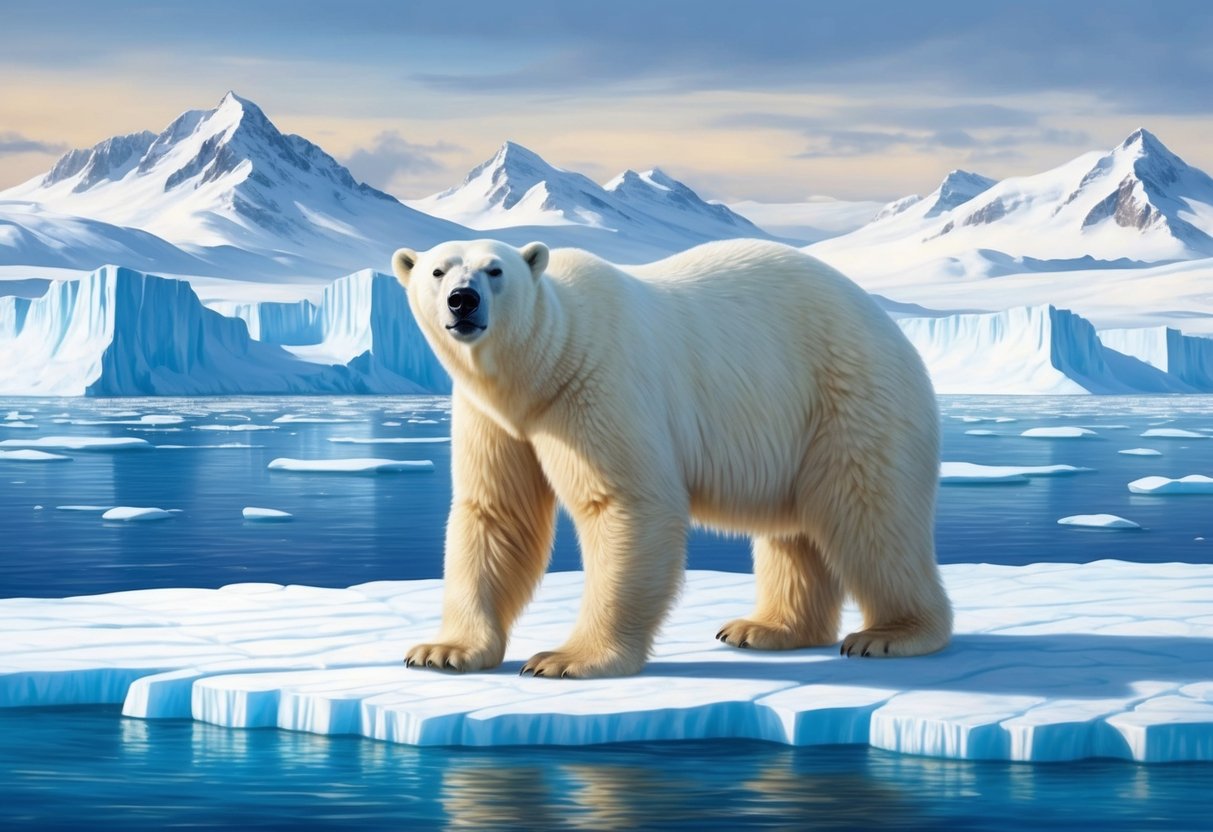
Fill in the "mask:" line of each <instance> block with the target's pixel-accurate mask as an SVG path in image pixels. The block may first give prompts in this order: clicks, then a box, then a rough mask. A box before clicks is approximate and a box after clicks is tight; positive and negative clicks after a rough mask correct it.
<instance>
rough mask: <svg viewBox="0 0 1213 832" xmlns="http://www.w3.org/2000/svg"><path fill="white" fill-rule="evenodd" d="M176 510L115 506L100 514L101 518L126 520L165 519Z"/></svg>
mask: <svg viewBox="0 0 1213 832" xmlns="http://www.w3.org/2000/svg"><path fill="white" fill-rule="evenodd" d="M175 513H176V512H174V511H171V510H169V511H166V510H165V509H162V508H151V507H146V508H144V507H139V506H116V507H114V508H111V509H109V510H108V511H106V512H105V513H104V514H102V515H101V519H102V520H127V521H145V520H167V519H169V518H170V517H172V516H173V515H174V514H175Z"/></svg>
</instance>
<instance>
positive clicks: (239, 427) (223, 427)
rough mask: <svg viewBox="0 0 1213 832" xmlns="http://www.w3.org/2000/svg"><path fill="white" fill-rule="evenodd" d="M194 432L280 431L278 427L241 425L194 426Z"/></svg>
mask: <svg viewBox="0 0 1213 832" xmlns="http://www.w3.org/2000/svg"><path fill="white" fill-rule="evenodd" d="M194 430H237V431H246V430H278V426H277V425H251V424H248V423H247V422H246V423H242V424H239V425H194Z"/></svg>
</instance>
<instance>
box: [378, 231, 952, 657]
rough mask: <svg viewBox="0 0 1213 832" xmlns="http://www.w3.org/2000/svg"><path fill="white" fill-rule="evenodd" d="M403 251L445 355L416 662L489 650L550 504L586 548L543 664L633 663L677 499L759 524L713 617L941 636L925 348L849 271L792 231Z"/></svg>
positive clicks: (745, 632) (710, 517)
mask: <svg viewBox="0 0 1213 832" xmlns="http://www.w3.org/2000/svg"><path fill="white" fill-rule="evenodd" d="M392 266H393V271H394V272H395V273H396V276H397V278H398V279H399V281H400V282H401V283H402V284H403V285H404V286H405V288H406V291H407V293H408V301H409V306H410V308H411V310H412V313H413V315H414V317H415V318H416V320H417V322H418V324H419V325H420V327H421V329H422V331H423V332H424V334H425V337H426V339H427V340H428V342H429V344H430V345H431V346H432V347H433V349H434V352H435V353H436V354H437V356H438V358H439V360H440V361H441V362H442V364H443V366H445V367H446V368H447V370H448V371H449V372H450V374H451V377H452V379H453V381H454V392H453V394H452V400H453V401H452V407H453V412H452V442H453V446H452V481H453V482H452V486H453V500H452V506H451V513H450V518H449V522H448V525H447V533H446V534H447V536H446V551H445V563H444V578H445V589H444V599H443V612H442V625H441V631H440V633H439V634H438V637H437V639H436V641H435V642H434V643H430V644H421V645H418V646H416V647H413V648H412V649H411V650H410V651H409V652H408V654H407V656H406V659H405V661H406V663H407V664H408V665H409V666H424V667H436V668H440V669H448V670H456V671H471V670H481V669H485V668H491V667H495V666H497V665H499V664H500V663H501V661H502V659H503V656H504V653H505V647H506V641H507V638H508V636H509V632H510V628H511V625H512V624H513V623H514V621H515V619H516V618H517V616H518V614H519V613H520V611H521V610H522V609H523V607H524V606H525V605H526V603H527V602H528V600H529V599H530V597H531V595H532V593H533V591H534V589H535V587H536V586H537V584H538V583H539V581H540V578H541V577H542V575H543V573H544V571H545V569H546V567H547V563H548V559H549V555H550V551H551V546H552V538H553V530H554V525H555V512H556V504H557V501H558V500H559V502H560V504H561V505H563V506H564V507H565V509H566V510H567V511H568V512H569V514H570V515H571V517H572V519H573V521H574V524H575V525H576V528H577V536H578V539H579V542H580V546H581V554H582V562H583V564H584V568H585V589H584V594H583V597H582V604H581V610H580V613H579V616H578V618H577V621H576V623H575V625H574V627H573V630H572V632H571V633H570V634H569V637H568V640H567V641H566V642H565V643H564V644H563V645H562V646H560V647H558V648H556V649H555V650H552V651H551V652H544V653H539V654H537V655H535V656H533V657H532V658H531V659H530V660H529V661H527V662H526V664H525V665H524V666H523V668H522V672H523V673H525V674H533V675H535V676H562V677H563V676H568V677H599V676H618V675H627V674H633V673H637V672H639V671H640V670H641V669H642V668H643V666H644V664H645V661H646V659H647V657H648V654H649V651H650V649H651V647H652V644H653V639H654V635H655V632H656V631H657V629H658V627H659V626H660V624H661V622H662V619H663V618H664V616H665V614H666V612H667V611H668V610H669V608H670V606H671V604H672V603H673V601H674V599H675V597H676V596H677V594H678V591H679V588H680V584H681V579H682V575H683V572H684V563H685V545H686V535H687V529H688V525H689V524H690V523H698V524H701V525H703V526H707V527H711V528H714V529H719V530H723V531H725V532H731V533H742V534H747V535H750V536H752V537H753V559H754V574H755V579H756V585H757V605H756V607H755V609H754V611H753V613H752V614H751V615H750V616H749V617H747V618H743V619H738V620H735V621H730V622H728V623H726V624H725V625H724V626H723V627H722V628H721V630H720V632H719V633H717V638H718V639H720V640H721V641H724V642H725V643H726V644H728V645H731V646H733V647H743V648H752V649H758V650H787V649H793V648H800V647H815V646H822V645H832V644H836V643H838V630H839V626H840V610H841V607H842V604H843V600H844V597H845V596H846V595H847V594H849V595H851V596H853V597H854V598H855V600H856V601H857V603H858V605H859V607H860V609H861V611H862V613H863V617H864V629H862V630H861V631H859V632H856V633H852V634H850V635H848V636H847V637H846V638H845V639H844V640H843V641H842V645H841V652H842V653H844V654H845V655H847V656H852V655H860V656H913V655H920V654H924V653H930V652H933V651H936V650H939V649H941V648H942V647H944V646H945V645H946V644H947V642H948V638H949V636H950V633H951V609H950V606H949V603H948V599H947V596H946V594H945V593H944V590H943V586H942V584H941V581H940V576H939V570H938V568H937V566H936V562H935V551H934V539H933V523H934V508H935V496H936V490H937V480H938V471H939V416H938V411H937V409H936V403H935V396H934V392H933V390H932V388H931V383H930V380H929V379H928V377H927V373H926V370H925V368H924V367H923V364H922V361H921V360H920V359H919V357H918V354H917V353H916V352H915V350H914V348H913V347H912V346H911V345H910V343H909V342H908V341H907V340H906V338H905V336H903V335H902V333H901V331H900V329H899V328H898V327H897V326H896V324H894V323H893V321H892V320H890V318H889V317H888V316H887V315H886V314H885V313H884V312H883V311H882V310H881V309H880V308H879V307H878V306H877V305H876V303H875V301H873V300H872V298H871V297H869V296H868V295H867V293H866V292H864V291H863V290H862V289H860V288H859V287H858V286H857V285H855V284H854V283H852V282H851V281H850V280H848V279H847V278H845V277H843V276H842V275H841V274H839V273H838V272H836V271H835V270H834V269H832V268H830V267H828V266H826V265H825V264H823V263H821V262H819V261H817V260H815V259H813V258H811V257H809V256H808V255H806V254H804V253H802V252H800V251H798V250H796V249H794V248H790V247H787V246H784V245H779V244H776V243H770V242H764V241H758V240H732V241H726V242H717V243H709V244H706V245H702V246H699V247H697V248H693V249H691V250H689V251H686V252H683V253H681V254H678V255H675V256H672V257H669V258H667V259H665V260H661V261H659V262H656V263H652V264H649V265H644V266H636V267H621V266H615V265H612V264H610V263H607V262H605V261H604V260H601V259H599V258H598V257H595V256H594V255H591V254H589V253H587V252H584V251H580V250H576V249H556V250H553V251H550V252H549V250H548V248H547V247H546V246H545V245H544V244H542V243H530V244H528V245H526V246H523V247H522V248H521V249H517V248H514V247H512V246H509V245H506V244H504V243H501V242H497V241H491V240H477V241H461V242H450V243H444V244H442V245H439V246H437V247H435V248H433V249H431V250H429V251H427V252H424V253H420V254H419V253H417V252H415V251H412V250H411V249H400V250H399V251H397V252H396V253H395V255H394V256H393V260H392Z"/></svg>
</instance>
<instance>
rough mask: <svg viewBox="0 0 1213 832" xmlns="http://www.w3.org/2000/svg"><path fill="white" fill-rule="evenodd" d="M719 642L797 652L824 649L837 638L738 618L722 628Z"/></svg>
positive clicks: (718, 634) (718, 637)
mask: <svg viewBox="0 0 1213 832" xmlns="http://www.w3.org/2000/svg"><path fill="white" fill-rule="evenodd" d="M716 640H717V641H723V642H724V643H725V644H727V645H729V646H730V647H743V648H749V649H754V650H796V649H798V648H801V647H822V646H824V645H827V644H836V643H837V636H836V635H828V636H825V635H823V636H818V637H814V636H810V635H805V634H804V633H798V632H796V631H795V630H794V629H792V628H791V627H784V626H779V625H775V624H769V623H766V622H763V621H754V620H752V619H749V618H737V619H734V620H733V621H730V622H729V623H728V624H725V625H724V626H723V627H721V628H720V632H718V633H717V634H716Z"/></svg>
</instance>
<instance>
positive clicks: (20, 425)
mask: <svg viewBox="0 0 1213 832" xmlns="http://www.w3.org/2000/svg"><path fill="white" fill-rule="evenodd" d="M0 428H11V429H13V430H37V429H38V426H37V425H35V424H34V423H33V422H0Z"/></svg>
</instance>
